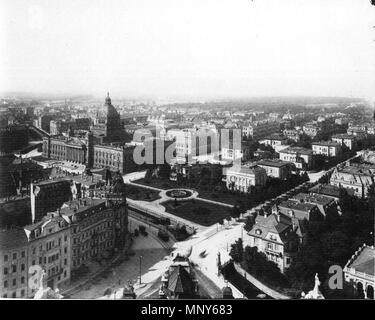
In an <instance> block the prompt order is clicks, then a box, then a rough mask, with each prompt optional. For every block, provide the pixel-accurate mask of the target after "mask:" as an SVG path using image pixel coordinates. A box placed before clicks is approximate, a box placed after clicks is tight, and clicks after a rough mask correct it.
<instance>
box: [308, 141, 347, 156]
mask: <svg viewBox="0 0 375 320" xmlns="http://www.w3.org/2000/svg"><path fill="white" fill-rule="evenodd" d="M311 145H312V150H313V152H314V154H321V155H324V156H327V157H329V158H334V157H338V156H339V155H340V153H341V144H340V143H338V142H334V141H320V142H313V143H312V144H311Z"/></svg>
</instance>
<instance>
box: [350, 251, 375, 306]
mask: <svg viewBox="0 0 375 320" xmlns="http://www.w3.org/2000/svg"><path fill="white" fill-rule="evenodd" d="M374 269H375V249H374V246H367V245H365V244H364V245H363V246H362V247H360V248H359V249H358V250H357V251H356V252H355V253H354V254H353V255H352V257H351V258H350V259H349V261H348V262H347V263H346V265H345V267H344V279H345V282H347V283H348V284H349V285H350V286H352V287H353V288H354V290H355V292H356V294H357V295H358V296H359V297H361V298H364V299H374V288H375V272H374Z"/></svg>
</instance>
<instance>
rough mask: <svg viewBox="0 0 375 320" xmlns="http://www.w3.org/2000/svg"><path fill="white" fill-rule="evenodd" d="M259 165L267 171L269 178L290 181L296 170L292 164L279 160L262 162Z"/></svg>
mask: <svg viewBox="0 0 375 320" xmlns="http://www.w3.org/2000/svg"><path fill="white" fill-rule="evenodd" d="M257 165H258V166H260V167H261V168H263V169H265V170H266V173H267V176H269V177H273V178H277V179H282V180H284V179H288V178H289V177H290V176H291V174H292V171H294V170H295V167H294V165H293V164H292V163H290V162H287V161H282V160H279V159H264V160H260V161H258V162H257Z"/></svg>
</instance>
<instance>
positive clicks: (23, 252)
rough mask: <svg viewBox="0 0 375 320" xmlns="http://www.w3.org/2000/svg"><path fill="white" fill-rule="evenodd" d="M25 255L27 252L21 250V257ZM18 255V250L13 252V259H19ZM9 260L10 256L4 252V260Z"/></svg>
mask: <svg viewBox="0 0 375 320" xmlns="http://www.w3.org/2000/svg"><path fill="white" fill-rule="evenodd" d="M25 256H26V252H25V251H22V252H21V258H25ZM17 257H18V254H17V252H13V253H12V259H13V260H17ZM8 260H9V256H8V255H7V254H4V262H8Z"/></svg>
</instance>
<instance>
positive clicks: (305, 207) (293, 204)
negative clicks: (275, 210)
mask: <svg viewBox="0 0 375 320" xmlns="http://www.w3.org/2000/svg"><path fill="white" fill-rule="evenodd" d="M279 207H280V208H288V209H293V210H299V211H306V212H308V211H310V210H312V209H313V208H315V207H316V205H315V204H311V203H305V202H304V203H301V202H298V201H296V200H293V199H289V200H286V201H283V202H282V203H280V204H279Z"/></svg>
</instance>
